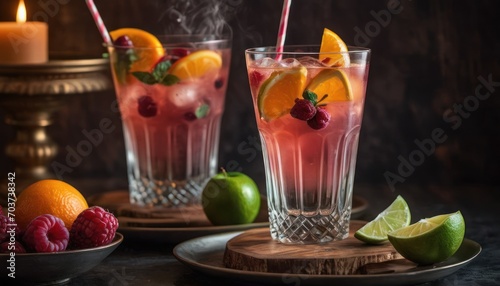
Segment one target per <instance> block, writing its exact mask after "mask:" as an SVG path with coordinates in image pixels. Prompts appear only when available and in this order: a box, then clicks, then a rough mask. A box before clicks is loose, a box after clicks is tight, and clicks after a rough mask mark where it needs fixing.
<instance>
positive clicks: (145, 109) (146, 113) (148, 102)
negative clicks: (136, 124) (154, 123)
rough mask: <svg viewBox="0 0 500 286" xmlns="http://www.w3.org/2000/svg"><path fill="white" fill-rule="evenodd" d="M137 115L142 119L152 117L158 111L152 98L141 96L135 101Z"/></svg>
mask: <svg viewBox="0 0 500 286" xmlns="http://www.w3.org/2000/svg"><path fill="white" fill-rule="evenodd" d="M137 103H138V104H139V106H138V108H137V109H138V111H139V114H140V115H142V116H143V117H153V116H155V115H156V112H157V111H158V106H157V105H156V102H155V101H154V100H153V98H152V97H151V96H149V95H143V96H141V97H139V99H138V100H137Z"/></svg>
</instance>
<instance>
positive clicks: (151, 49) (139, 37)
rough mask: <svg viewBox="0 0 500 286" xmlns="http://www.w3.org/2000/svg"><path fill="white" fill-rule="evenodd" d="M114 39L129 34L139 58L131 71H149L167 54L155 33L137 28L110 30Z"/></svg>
mask: <svg viewBox="0 0 500 286" xmlns="http://www.w3.org/2000/svg"><path fill="white" fill-rule="evenodd" d="M109 34H110V35H111V38H112V39H113V41H115V40H116V39H118V38H120V37H121V36H127V37H128V38H129V39H130V41H131V42H132V44H133V45H134V48H137V49H136V50H135V51H136V53H137V60H136V61H134V62H133V63H132V65H131V66H130V72H135V71H147V72H149V71H150V70H151V69H152V68H153V66H154V65H155V64H156V63H157V62H158V61H159V60H160V59H161V58H162V57H163V56H164V55H165V50H164V49H163V47H162V44H161V43H160V40H158V38H156V37H155V36H154V35H153V34H151V33H149V32H146V31H144V30H141V29H136V28H121V29H118V30H114V31H111V32H109Z"/></svg>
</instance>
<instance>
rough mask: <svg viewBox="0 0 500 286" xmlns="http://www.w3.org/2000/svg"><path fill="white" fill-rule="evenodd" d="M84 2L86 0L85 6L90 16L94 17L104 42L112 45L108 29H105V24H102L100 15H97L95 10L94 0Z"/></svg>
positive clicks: (97, 12)
mask: <svg viewBox="0 0 500 286" xmlns="http://www.w3.org/2000/svg"><path fill="white" fill-rule="evenodd" d="M85 2H87V7H89V10H90V14H92V18H94V22H95V24H96V25H97V29H99V32H100V33H101V36H102V39H103V40H104V43H106V44H107V45H112V44H113V41H111V37H110V36H109V33H108V30H107V29H106V26H104V22H103V21H102V18H101V15H99V11H97V7H96V6H95V4H94V0H85Z"/></svg>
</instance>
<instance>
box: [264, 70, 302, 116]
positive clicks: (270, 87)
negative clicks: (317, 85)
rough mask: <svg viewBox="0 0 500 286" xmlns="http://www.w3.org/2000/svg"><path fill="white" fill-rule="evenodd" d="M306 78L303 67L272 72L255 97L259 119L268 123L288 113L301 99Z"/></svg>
mask: <svg viewBox="0 0 500 286" xmlns="http://www.w3.org/2000/svg"><path fill="white" fill-rule="evenodd" d="M306 78H307V69H306V68H305V67H303V66H301V67H297V68H292V69H286V70H280V71H275V72H273V73H272V74H271V75H270V76H269V78H268V79H266V81H265V82H264V83H263V84H262V86H261V87H260V90H259V94H258V97H257V104H258V107H259V112H260V117H261V118H262V119H264V120H266V121H270V120H273V119H276V118H279V117H281V116H282V115H285V114H287V113H289V112H290V109H292V107H293V105H294V104H295V99H296V98H301V97H302V92H303V91H304V86H305V83H306Z"/></svg>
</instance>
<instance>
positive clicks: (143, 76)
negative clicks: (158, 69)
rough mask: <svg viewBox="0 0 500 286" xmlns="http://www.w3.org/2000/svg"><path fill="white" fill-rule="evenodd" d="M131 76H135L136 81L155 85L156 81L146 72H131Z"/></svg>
mask: <svg viewBox="0 0 500 286" xmlns="http://www.w3.org/2000/svg"><path fill="white" fill-rule="evenodd" d="M132 75H133V76H135V78H137V79H138V80H140V81H141V82H143V83H145V84H149V85H153V84H155V83H157V80H156V79H155V77H154V76H153V75H152V74H150V73H148V72H141V71H138V72H133V73H132Z"/></svg>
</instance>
